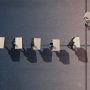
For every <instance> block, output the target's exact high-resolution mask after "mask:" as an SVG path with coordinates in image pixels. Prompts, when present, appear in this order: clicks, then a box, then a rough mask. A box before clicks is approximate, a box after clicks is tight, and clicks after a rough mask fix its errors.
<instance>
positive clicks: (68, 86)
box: [0, 0, 90, 90]
mask: <svg viewBox="0 0 90 90" xmlns="http://www.w3.org/2000/svg"><path fill="white" fill-rule="evenodd" d="M88 2H89V0H88ZM84 7H85V1H84V0H78V1H77V0H0V36H5V37H6V46H8V47H9V48H10V47H11V43H12V40H13V38H14V37H16V36H22V37H23V41H24V46H25V48H26V49H27V48H29V47H30V41H31V39H32V37H40V38H41V39H42V49H41V51H39V52H38V51H36V52H34V51H31V52H29V51H28V53H27V55H26V56H25V55H24V54H23V52H20V59H19V57H18V55H17V54H13V55H16V56H13V57H12V58H11V56H10V55H12V54H10V53H9V52H8V50H6V49H4V50H0V90H85V62H84V60H85V57H84V55H85V54H84V52H83V49H82V51H80V50H79V52H73V51H72V50H70V49H69V48H67V47H66V46H61V51H60V52H59V53H55V52H53V53H51V52H50V51H49V50H48V49H47V46H48V44H49V42H50V41H51V39H53V38H58V39H60V40H61V44H63V45H67V44H68V42H69V40H70V39H71V38H72V37H73V36H79V37H80V39H81V44H82V45H84V44H85V26H84V20H83V16H84V12H85V10H84ZM88 8H89V5H88ZM88 41H89V31H88ZM88 43H89V42H88ZM43 48H44V49H43ZM82 48H84V47H82ZM89 51H90V50H89V47H88V58H89V54H90V52H89ZM81 52H82V53H81ZM79 56H81V57H79ZM88 68H90V66H89V63H88ZM89 70H90V69H88V73H90V71H89ZM89 82H90V78H89V74H88V83H89ZM88 88H89V84H88ZM88 90H89V89H88Z"/></svg>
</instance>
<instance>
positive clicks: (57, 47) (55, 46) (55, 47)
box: [52, 39, 60, 51]
mask: <svg viewBox="0 0 90 90" xmlns="http://www.w3.org/2000/svg"><path fill="white" fill-rule="evenodd" d="M52 43H53V48H52V51H60V40H59V39H52Z"/></svg>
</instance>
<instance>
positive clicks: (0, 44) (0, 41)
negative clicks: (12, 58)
mask: <svg viewBox="0 0 90 90" xmlns="http://www.w3.org/2000/svg"><path fill="white" fill-rule="evenodd" d="M4 43H5V37H0V48H1V49H3V48H4Z"/></svg>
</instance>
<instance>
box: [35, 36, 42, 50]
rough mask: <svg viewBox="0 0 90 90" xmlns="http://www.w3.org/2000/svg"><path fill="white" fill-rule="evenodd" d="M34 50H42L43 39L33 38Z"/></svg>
mask: <svg viewBox="0 0 90 90" xmlns="http://www.w3.org/2000/svg"><path fill="white" fill-rule="evenodd" d="M33 44H34V46H33V50H40V49H41V38H33Z"/></svg>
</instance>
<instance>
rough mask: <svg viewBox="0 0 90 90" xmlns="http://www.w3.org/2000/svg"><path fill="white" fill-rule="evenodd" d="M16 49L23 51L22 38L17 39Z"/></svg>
mask: <svg viewBox="0 0 90 90" xmlns="http://www.w3.org/2000/svg"><path fill="white" fill-rule="evenodd" d="M15 49H22V37H16V38H15Z"/></svg>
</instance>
